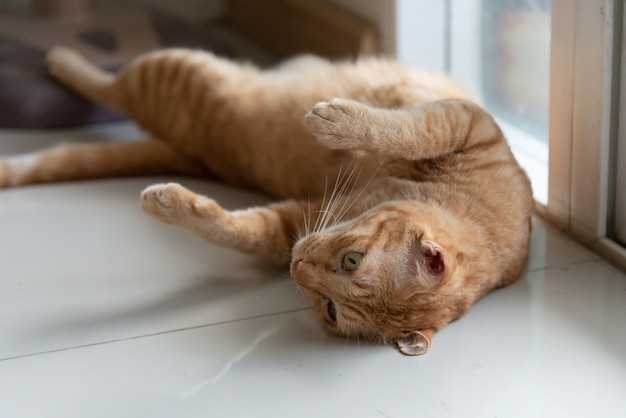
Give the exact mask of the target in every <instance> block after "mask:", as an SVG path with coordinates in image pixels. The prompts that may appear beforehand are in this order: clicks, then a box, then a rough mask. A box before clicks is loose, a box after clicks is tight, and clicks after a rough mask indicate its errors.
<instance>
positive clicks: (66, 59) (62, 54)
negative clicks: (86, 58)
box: [46, 46, 82, 77]
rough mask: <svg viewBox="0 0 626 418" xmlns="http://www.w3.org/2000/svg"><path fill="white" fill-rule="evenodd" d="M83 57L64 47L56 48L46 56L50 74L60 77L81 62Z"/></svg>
mask: <svg viewBox="0 0 626 418" xmlns="http://www.w3.org/2000/svg"><path fill="white" fill-rule="evenodd" d="M81 59H82V58H81V56H80V55H79V54H78V52H76V51H74V50H73V49H70V48H67V47H64V46H55V47H53V48H52V49H50V51H48V53H47V54H46V66H47V68H48V72H49V73H50V74H52V75H53V76H57V77H59V76H60V75H62V73H63V72H64V71H65V69H66V68H69V67H71V66H72V65H73V64H74V63H76V62H79V61H80V60H81Z"/></svg>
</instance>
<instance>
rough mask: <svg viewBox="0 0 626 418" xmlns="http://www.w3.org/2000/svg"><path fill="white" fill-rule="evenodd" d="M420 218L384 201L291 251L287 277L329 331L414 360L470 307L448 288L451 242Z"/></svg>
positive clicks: (453, 262) (453, 256)
mask: <svg viewBox="0 0 626 418" xmlns="http://www.w3.org/2000/svg"><path fill="white" fill-rule="evenodd" d="M425 218H426V219H424V217H420V215H419V214H415V213H413V211H407V210H406V208H403V207H401V206H398V205H394V204H383V205H380V206H378V207H375V208H374V209H371V210H370V211H368V212H366V213H364V214H362V215H361V216H359V217H357V218H355V219H353V220H351V221H348V222H345V223H342V224H339V225H336V226H334V227H332V228H329V229H327V230H325V231H322V232H317V233H313V234H310V235H308V236H306V237H305V238H303V239H301V240H300V241H299V242H298V243H297V244H296V245H295V246H294V248H293V253H292V256H293V259H292V264H291V274H292V277H293V279H294V281H295V283H296V284H297V286H298V287H299V288H300V289H302V290H303V291H304V292H305V293H306V294H307V295H308V296H309V297H310V299H311V301H312V303H313V305H314V307H315V309H316V311H317V313H318V316H319V317H320V319H321V321H322V323H324V325H325V326H326V327H327V328H328V329H329V330H330V331H332V332H334V333H336V334H339V335H345V336H356V335H361V336H366V337H368V338H374V339H377V340H383V341H387V342H391V343H394V344H395V345H396V346H397V347H398V349H399V350H400V351H401V352H402V353H403V354H407V355H419V354H423V353H425V352H426V351H427V350H428V348H429V346H430V341H431V338H432V335H433V334H434V332H435V330H437V329H439V328H441V327H443V326H444V325H446V324H447V323H449V322H450V321H452V320H454V319H456V318H458V317H460V316H461V315H462V314H463V313H465V311H466V310H467V309H468V308H469V304H468V303H467V302H466V301H465V300H464V298H462V297H460V298H459V297H457V294H458V292H454V291H452V288H453V287H455V286H454V285H453V284H451V282H453V281H454V280H452V277H453V275H454V272H455V270H456V269H457V254H456V249H455V246H454V243H453V242H451V240H450V237H449V236H448V234H446V232H445V231H444V230H441V229H440V228H437V227H433V226H432V225H431V224H432V223H435V224H436V223H438V222H437V220H435V219H432V216H429V215H426V216H425Z"/></svg>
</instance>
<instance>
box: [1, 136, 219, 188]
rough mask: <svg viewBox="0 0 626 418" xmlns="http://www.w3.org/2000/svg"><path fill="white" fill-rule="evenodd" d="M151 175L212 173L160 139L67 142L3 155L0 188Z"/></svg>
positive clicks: (198, 174) (200, 174)
mask: <svg viewBox="0 0 626 418" xmlns="http://www.w3.org/2000/svg"><path fill="white" fill-rule="evenodd" d="M150 174H183V175H192V176H207V175H209V173H208V171H207V170H206V169H205V168H204V167H203V166H202V165H200V164H199V163H198V162H196V161H193V160H190V159H188V158H187V157H185V156H183V155H182V154H180V153H179V152H178V151H176V150H175V149H173V148H172V147H171V146H170V145H169V144H166V143H164V142H161V141H159V140H143V141H131V142H103V143H93V144H67V145H60V146H57V147H53V148H49V149H46V150H43V151H39V152H35V153H30V154H24V155H16V156H10V157H4V158H3V157H0V188H4V187H14V186H24V185H28V184H34V183H49V182H60V181H72V180H86V179H94V178H104V177H123V176H137V175H150Z"/></svg>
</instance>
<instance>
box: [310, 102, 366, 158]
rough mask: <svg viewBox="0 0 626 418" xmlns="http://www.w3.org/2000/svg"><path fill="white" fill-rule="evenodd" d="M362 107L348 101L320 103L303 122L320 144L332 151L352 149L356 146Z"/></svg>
mask: <svg viewBox="0 0 626 418" xmlns="http://www.w3.org/2000/svg"><path fill="white" fill-rule="evenodd" d="M361 106H362V105H361V104H360V103H357V102H354V101H352V100H348V99H339V98H336V99H332V100H331V101H330V102H320V103H318V104H316V105H315V106H314V107H313V109H312V110H311V111H310V112H309V113H308V114H307V115H306V116H305V119H304V122H305V124H306V126H307V128H308V129H309V132H311V133H312V134H313V135H315V137H316V138H317V139H318V141H320V142H321V143H322V144H324V145H326V146H327V147H329V148H333V149H353V148H354V147H355V146H356V143H355V141H354V139H353V138H354V137H355V135H358V130H359V126H360V124H359V117H360V114H361V113H362V112H361V109H360V107H361Z"/></svg>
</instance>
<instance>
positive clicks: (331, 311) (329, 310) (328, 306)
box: [322, 296, 337, 325]
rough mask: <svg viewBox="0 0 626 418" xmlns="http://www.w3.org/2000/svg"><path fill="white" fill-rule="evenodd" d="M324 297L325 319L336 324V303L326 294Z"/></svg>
mask: <svg viewBox="0 0 626 418" xmlns="http://www.w3.org/2000/svg"><path fill="white" fill-rule="evenodd" d="M323 298H324V299H323V301H322V314H323V315H324V320H325V321H326V322H327V323H328V324H329V325H335V324H336V323H337V311H336V310H335V304H334V303H333V301H332V300H330V299H329V298H327V297H326V296H323Z"/></svg>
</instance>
